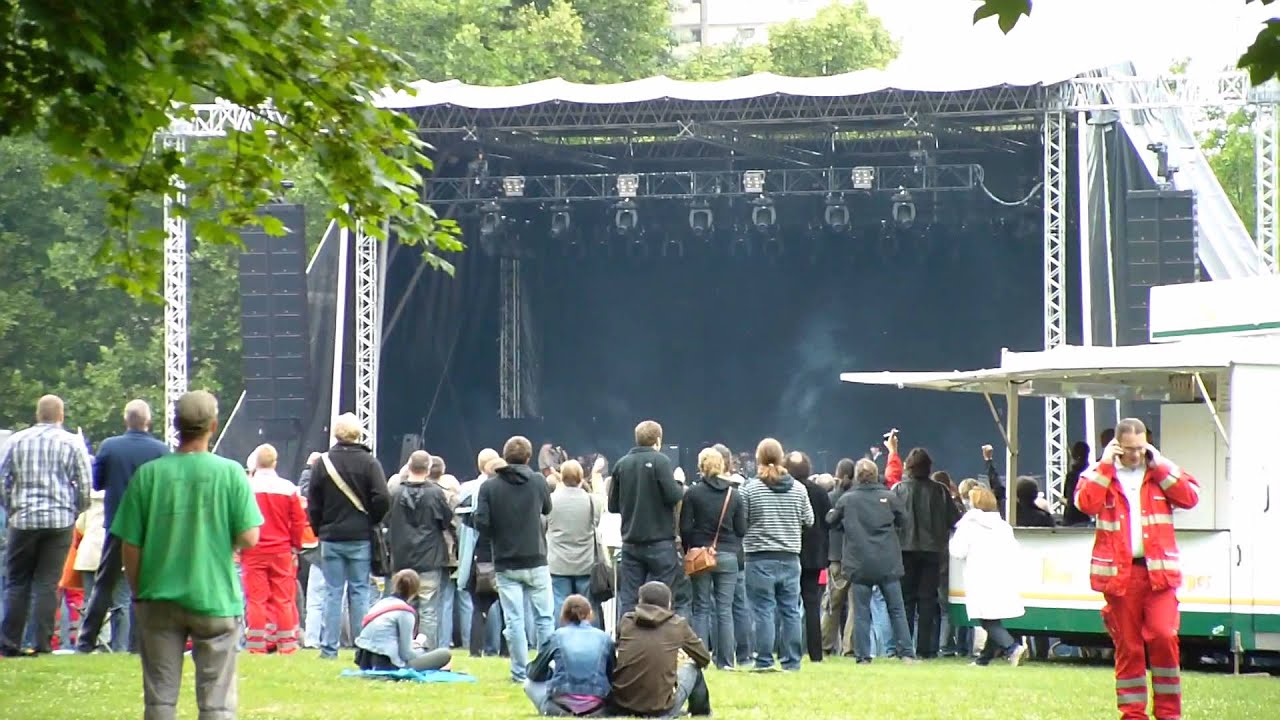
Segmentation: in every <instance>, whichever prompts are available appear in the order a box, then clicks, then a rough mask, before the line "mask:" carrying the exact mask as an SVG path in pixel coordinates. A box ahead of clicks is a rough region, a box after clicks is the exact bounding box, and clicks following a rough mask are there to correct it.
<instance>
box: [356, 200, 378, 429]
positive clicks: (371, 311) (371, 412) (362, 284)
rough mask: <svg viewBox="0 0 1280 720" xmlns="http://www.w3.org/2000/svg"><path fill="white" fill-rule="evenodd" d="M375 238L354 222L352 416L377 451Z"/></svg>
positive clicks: (376, 251)
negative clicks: (354, 287)
mask: <svg viewBox="0 0 1280 720" xmlns="http://www.w3.org/2000/svg"><path fill="white" fill-rule="evenodd" d="M378 244H379V243H378V241H377V239H376V238H373V237H371V236H370V235H368V234H366V233H365V232H364V224H363V223H359V222H357V223H356V316H355V325H356V418H357V419H359V420H360V427H362V428H364V433H365V443H366V444H367V445H368V446H369V448H370V449H371V450H373V451H374V452H377V449H378V448H377V443H378V367H379V365H380V363H379V355H380V354H381V353H380V352H379V350H380V348H381V346H382V327H381V323H380V322H379V320H380V319H381V318H380V314H381V313H380V310H379V306H378V289H379V288H380V287H381V284H380V283H379V280H378V276H379V272H378Z"/></svg>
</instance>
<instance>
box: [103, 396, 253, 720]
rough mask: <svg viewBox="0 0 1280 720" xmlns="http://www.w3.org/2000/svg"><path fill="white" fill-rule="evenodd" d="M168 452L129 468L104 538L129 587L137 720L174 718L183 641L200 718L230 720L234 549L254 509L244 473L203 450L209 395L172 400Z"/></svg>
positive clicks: (245, 537)
mask: <svg viewBox="0 0 1280 720" xmlns="http://www.w3.org/2000/svg"><path fill="white" fill-rule="evenodd" d="M176 410H177V412H176V413H175V416H176V417H175V419H174V426H175V429H176V430H177V431H178V443H179V444H178V450H177V452H176V453H174V454H172V455H166V456H164V457H161V458H158V459H156V460H152V461H151V462H148V463H146V464H144V465H143V466H142V467H140V468H138V471H137V472H136V473H135V474H134V476H133V480H132V481H131V482H130V483H129V487H128V489H127V490H126V491H125V494H124V498H123V499H122V500H121V501H120V508H119V509H118V510H117V511H116V515H115V519H114V520H113V521H112V523H111V534H112V535H114V536H115V537H118V538H120V542H121V554H122V556H123V559H124V571H125V576H126V577H128V579H129V585H130V587H132V588H133V595H134V616H135V618H136V620H137V623H138V640H139V642H138V645H139V649H140V651H141V655H142V674H143V682H142V688H143V696H144V702H145V703H146V712H145V715H144V717H145V719H146V720H168V719H169V718H174V717H176V716H177V707H178V690H179V688H180V687H181V682H182V663H183V660H182V657H183V653H184V652H185V651H186V644H187V640H188V638H189V639H190V640H191V644H192V653H191V657H192V659H193V660H194V661H195V664H196V686H197V687H196V698H197V702H198V704H199V706H200V717H201V718H202V719H208V720H213V719H215V718H219V719H221V718H234V717H235V714H236V653H237V650H238V648H239V642H240V616H241V615H243V613H244V599H243V598H244V596H243V594H242V592H241V589H240V579H239V578H238V577H237V576H236V571H235V563H234V554H235V552H236V551H237V550H242V549H245V548H250V547H253V546H254V545H255V544H257V542H258V526H259V525H261V524H262V514H261V513H260V512H259V511H258V503H257V501H256V500H255V499H254V495H253V490H252V489H251V488H250V486H249V481H248V478H246V477H245V473H244V469H242V468H241V467H240V465H239V464H238V463H236V462H234V461H232V460H227V459H225V458H220V457H218V456H216V455H214V454H212V453H210V452H209V438H210V437H212V436H213V434H214V432H216V431H217V429H218V401H217V400H216V399H214V397H213V396H212V395H210V394H209V393H207V392H205V391H203V390H196V391H194V392H189V393H186V394H185V395H183V396H182V397H181V398H179V399H178V403H177V408H176Z"/></svg>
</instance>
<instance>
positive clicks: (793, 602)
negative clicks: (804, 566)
mask: <svg viewBox="0 0 1280 720" xmlns="http://www.w3.org/2000/svg"><path fill="white" fill-rule="evenodd" d="M747 596H748V597H749V598H750V599H751V613H752V616H753V618H754V619H755V633H756V637H755V641H756V667H757V668H758V669H762V670H763V669H765V668H770V667H773V649H774V639H775V631H774V623H775V622H779V621H780V622H779V627H781V630H782V640H781V642H780V643H779V645H778V648H779V652H778V655H779V658H778V660H779V661H780V662H781V664H782V669H783V670H799V669H800V653H801V650H800V644H801V640H800V636H801V627H800V625H801V620H800V558H799V556H796V557H792V558H790V559H788V560H757V559H752V558H751V557H750V556H748V557H747Z"/></svg>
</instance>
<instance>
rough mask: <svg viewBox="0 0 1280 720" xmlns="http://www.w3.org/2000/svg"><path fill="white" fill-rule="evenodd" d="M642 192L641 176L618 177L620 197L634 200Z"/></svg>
mask: <svg viewBox="0 0 1280 720" xmlns="http://www.w3.org/2000/svg"><path fill="white" fill-rule="evenodd" d="M639 191H640V176H639V175H634V174H627V175H619V176H618V197H620V198H633V197H635V196H636V193H638V192H639Z"/></svg>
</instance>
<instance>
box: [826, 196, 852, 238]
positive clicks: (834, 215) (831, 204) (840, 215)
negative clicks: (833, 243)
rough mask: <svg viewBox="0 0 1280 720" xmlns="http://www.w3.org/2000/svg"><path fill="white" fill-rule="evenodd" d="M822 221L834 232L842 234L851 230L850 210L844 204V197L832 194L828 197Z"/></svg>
mask: <svg viewBox="0 0 1280 720" xmlns="http://www.w3.org/2000/svg"><path fill="white" fill-rule="evenodd" d="M822 219H823V221H824V222H826V224H827V228H829V229H830V230H831V231H832V232H835V233H842V232H844V231H846V230H848V229H849V208H848V207H847V206H845V204H844V197H842V196H841V195H839V194H836V193H831V194H830V195H827V209H826V212H825V213H824V214H823V216H822Z"/></svg>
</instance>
